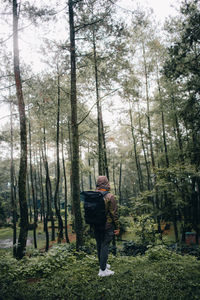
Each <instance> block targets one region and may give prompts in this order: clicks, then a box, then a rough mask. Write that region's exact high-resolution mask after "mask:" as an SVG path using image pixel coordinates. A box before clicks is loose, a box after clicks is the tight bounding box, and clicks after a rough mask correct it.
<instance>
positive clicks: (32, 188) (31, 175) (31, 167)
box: [29, 120, 37, 248]
mask: <svg viewBox="0 0 200 300" xmlns="http://www.w3.org/2000/svg"><path fill="white" fill-rule="evenodd" d="M29 164H30V178H31V191H32V199H33V210H34V226H33V237H34V246H35V248H37V236H36V228H37V204H36V197H35V188H34V179H33V166H32V144H31V124H30V120H29Z"/></svg>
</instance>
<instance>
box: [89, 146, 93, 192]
mask: <svg viewBox="0 0 200 300" xmlns="http://www.w3.org/2000/svg"><path fill="white" fill-rule="evenodd" d="M88 166H89V176H88V181H89V189H90V190H92V173H91V158H90V147H89V143H88Z"/></svg>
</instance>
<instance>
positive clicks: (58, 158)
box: [54, 74, 63, 243]
mask: <svg viewBox="0 0 200 300" xmlns="http://www.w3.org/2000/svg"><path fill="white" fill-rule="evenodd" d="M59 139H60V76H59V74H58V105H57V133H56V159H57V172H56V175H57V176H56V177H57V181H56V188H55V194H54V206H55V210H56V215H57V218H58V243H61V240H62V239H63V221H62V217H61V214H60V209H59V205H58V194H59V184H60V157H59V142H60V140H59Z"/></svg>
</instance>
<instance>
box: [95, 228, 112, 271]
mask: <svg viewBox="0 0 200 300" xmlns="http://www.w3.org/2000/svg"><path fill="white" fill-rule="evenodd" d="M94 235H95V239H96V243H97V253H98V259H99V265H100V269H101V270H102V271H104V270H105V269H106V263H107V260H108V252H109V244H110V242H111V241H112V239H113V236H114V230H113V228H109V229H106V230H103V231H102V230H98V228H95V229H94Z"/></svg>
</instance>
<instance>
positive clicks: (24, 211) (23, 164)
mask: <svg viewBox="0 0 200 300" xmlns="http://www.w3.org/2000/svg"><path fill="white" fill-rule="evenodd" d="M18 12H19V10H18V4H17V0H13V52H14V75H15V84H16V91H17V100H18V108H19V119H20V147H21V153H20V167H19V181H18V186H19V204H20V233H19V239H18V245H17V253H16V257H17V258H18V259H21V258H22V257H23V256H24V255H25V251H26V242H27V236H28V205H27V199H26V173H27V134H26V115H25V104H24V98H23V91H22V82H21V75H20V63H19V47H18V20H19V15H18Z"/></svg>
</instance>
